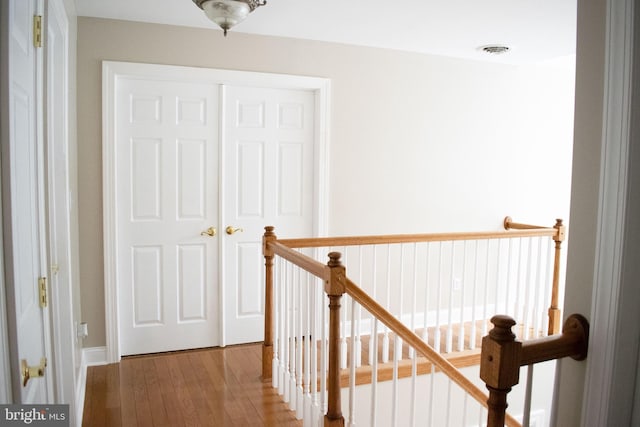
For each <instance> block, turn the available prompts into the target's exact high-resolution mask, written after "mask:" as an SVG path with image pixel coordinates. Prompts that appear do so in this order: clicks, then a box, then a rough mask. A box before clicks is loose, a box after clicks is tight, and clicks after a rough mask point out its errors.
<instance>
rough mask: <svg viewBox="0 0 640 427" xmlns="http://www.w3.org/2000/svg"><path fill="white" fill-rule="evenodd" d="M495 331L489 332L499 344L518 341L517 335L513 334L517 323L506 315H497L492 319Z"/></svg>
mask: <svg viewBox="0 0 640 427" xmlns="http://www.w3.org/2000/svg"><path fill="white" fill-rule="evenodd" d="M491 323H493V329H491V330H490V331H489V336H490V337H491V338H493V339H494V341H497V342H510V341H514V340H515V339H516V335H515V334H514V333H513V332H511V328H512V327H513V326H515V324H516V321H515V320H513V319H512V318H511V317H509V316H506V315H504V314H497V315H495V316H493V317H492V318H491Z"/></svg>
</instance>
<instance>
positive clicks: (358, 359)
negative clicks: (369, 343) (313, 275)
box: [355, 246, 364, 368]
mask: <svg viewBox="0 0 640 427" xmlns="http://www.w3.org/2000/svg"><path fill="white" fill-rule="evenodd" d="M358 278H359V280H358V284H359V285H360V286H364V284H363V282H362V246H358ZM356 311H357V312H356V316H355V319H356V331H355V333H356V351H355V353H356V367H357V368H359V367H360V366H362V339H361V334H362V331H361V327H362V310H361V307H360V305H358V306H357V307H356Z"/></svg>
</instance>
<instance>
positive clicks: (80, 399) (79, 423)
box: [75, 353, 87, 427]
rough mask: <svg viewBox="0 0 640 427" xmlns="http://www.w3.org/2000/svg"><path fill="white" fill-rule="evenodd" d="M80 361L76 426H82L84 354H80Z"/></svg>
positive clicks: (85, 376) (84, 381) (85, 375)
mask: <svg viewBox="0 0 640 427" xmlns="http://www.w3.org/2000/svg"><path fill="white" fill-rule="evenodd" d="M81 357H82V361H81V363H80V372H78V376H77V378H76V405H75V409H76V426H77V427H81V426H82V416H83V415H84V394H85V390H86V388H87V365H86V364H85V361H84V353H82V356H81Z"/></svg>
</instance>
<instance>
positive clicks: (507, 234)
mask: <svg viewBox="0 0 640 427" xmlns="http://www.w3.org/2000/svg"><path fill="white" fill-rule="evenodd" d="M556 233H557V230H556V229H555V228H535V229H527V230H513V231H475V232H461V233H430V234H387V235H377V236H341V237H340V236H339V237H311V238H306V239H281V240H278V242H279V243H282V244H283V245H285V246H288V247H290V248H315V247H329V246H357V245H380V244H386V243H418V242H445V241H454V240H455V241H457V240H489V239H510V238H515V237H544V236H549V237H552V236H554V235H555V234H556Z"/></svg>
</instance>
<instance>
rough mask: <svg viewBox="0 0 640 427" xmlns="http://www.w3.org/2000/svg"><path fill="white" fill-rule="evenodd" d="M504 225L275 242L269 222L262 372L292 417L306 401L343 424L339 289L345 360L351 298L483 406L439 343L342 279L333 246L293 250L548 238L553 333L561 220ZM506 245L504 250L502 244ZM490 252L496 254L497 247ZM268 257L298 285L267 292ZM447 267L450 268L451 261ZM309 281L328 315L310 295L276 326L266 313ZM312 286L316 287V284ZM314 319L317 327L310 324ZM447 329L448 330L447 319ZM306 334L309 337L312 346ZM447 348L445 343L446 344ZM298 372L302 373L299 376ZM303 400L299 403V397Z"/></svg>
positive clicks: (302, 412) (270, 284)
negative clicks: (324, 257)
mask: <svg viewBox="0 0 640 427" xmlns="http://www.w3.org/2000/svg"><path fill="white" fill-rule="evenodd" d="M505 228H506V229H507V230H508V231H506V232H479V233H478V232H476V233H441V234H423V235H400V236H370V237H339V238H313V239H288V240H278V239H277V237H276V235H275V233H274V228H273V227H266V228H265V230H266V232H265V235H264V240H263V252H264V256H265V267H266V276H265V283H266V288H265V335H264V338H265V339H264V346H263V359H262V365H263V366H262V371H263V378H264V379H272V382H273V385H274V386H275V387H278V388H279V392H280V393H281V394H283V395H284V396H285V401H288V402H289V403H290V405H291V408H292V409H295V410H296V411H297V417H298V418H303V417H304V418H305V420H306V419H307V416H308V415H307V414H308V413H309V412H310V411H311V410H310V409H308V408H307V406H310V403H309V402H313V407H314V408H315V409H314V410H315V411H316V412H317V411H321V412H322V413H324V414H325V415H324V419H325V425H343V424H344V418H343V416H342V411H341V397H340V388H341V384H340V369H341V368H344V367H346V358H347V357H346V355H347V350H346V349H347V347H346V344H345V343H346V341H345V335H348V334H347V333H346V326H345V329H343V331H342V334H341V333H340V332H341V325H345V323H344V322H341V319H340V317H341V311H342V312H343V313H345V314H346V312H347V311H346V309H344V308H343V309H342V310H341V309H340V306H341V299H342V295H344V294H345V293H347V294H348V295H349V297H350V298H351V299H352V306H351V307H352V308H351V316H352V317H351V327H352V332H351V346H352V347H351V353H350V357H351V360H352V363H351V369H352V371H353V368H354V366H353V365H354V362H355V359H356V356H354V355H355V354H358V353H356V350H355V348H354V347H353V343H354V337H355V338H357V339H359V335H354V334H357V333H358V332H355V329H354V325H355V324H356V323H355V322H359V320H355V318H354V317H353V316H354V313H355V310H356V303H357V304H358V306H357V307H358V308H357V310H358V312H359V311H360V307H362V308H364V309H365V310H366V311H368V312H369V313H370V314H371V315H372V316H373V319H375V320H373V323H374V325H376V326H375V328H374V329H373V331H374V332H377V331H378V327H377V324H378V322H379V323H381V324H383V325H385V327H386V328H387V329H388V330H389V331H391V332H392V333H393V334H395V337H396V342H395V344H396V345H395V348H396V349H398V348H400V349H401V348H402V343H403V342H404V343H406V344H408V345H409V346H410V350H409V351H410V356H409V357H410V358H411V357H415V354H414V355H413V356H411V352H414V353H418V354H423V355H424V356H425V357H427V359H429V361H430V362H431V363H432V366H433V367H437V369H438V370H440V371H442V372H444V373H446V374H447V375H449V376H450V378H452V380H453V381H454V382H456V383H457V384H459V385H460V386H461V387H462V388H463V389H464V390H466V391H467V392H468V393H469V394H470V395H471V396H472V397H473V398H474V399H475V400H477V401H478V402H480V403H481V404H482V405H484V406H486V395H485V394H484V392H482V391H481V390H480V389H479V388H478V387H477V386H475V385H473V384H471V383H470V382H469V381H468V380H467V379H466V377H464V375H462V374H460V372H459V371H458V370H457V369H456V368H455V367H454V366H453V365H451V363H449V361H448V360H446V358H444V357H442V356H441V355H440V354H439V345H438V346H436V347H438V348H436V349H435V350H434V349H433V348H432V347H431V346H430V345H428V344H427V343H426V342H425V341H424V336H423V337H422V338H421V337H419V336H418V335H417V334H416V332H415V328H414V325H413V321H412V322H411V323H412V324H411V329H410V328H408V327H407V325H406V324H405V323H406V322H404V323H403V321H402V306H401V308H400V315H398V314H397V313H396V315H395V316H394V315H392V314H391V313H390V312H389V310H387V309H386V308H385V307H383V306H382V305H380V304H379V303H378V302H377V301H375V300H374V299H373V298H371V296H370V295H368V294H367V292H365V291H363V290H362V289H361V288H360V287H358V286H357V285H356V284H355V283H354V282H353V281H351V280H350V279H349V278H347V276H346V271H345V267H344V265H342V262H341V260H340V254H338V253H337V252H335V251H334V252H332V253H331V255H330V260H329V262H328V263H327V264H326V265H324V264H322V263H320V262H318V261H316V260H315V259H313V258H312V257H310V256H308V255H305V254H303V253H301V251H304V250H305V248H318V247H323V248H331V247H336V246H338V247H340V246H342V247H344V248H345V250H346V248H347V247H350V246H354V245H375V244H380V243H384V244H386V245H391V244H405V243H411V242H414V243H416V242H443V241H450V242H455V241H462V240H476V241H478V240H481V239H484V240H487V243H486V253H487V257H488V253H489V243H488V242H489V240H490V239H520V240H521V241H520V244H521V246H522V239H524V238H529V237H536V236H537V237H544V236H549V237H551V238H552V239H553V241H555V243H556V245H555V257H554V266H553V280H552V281H553V286H552V288H553V291H552V294H553V295H555V297H552V298H551V305H550V307H549V323H548V331H549V333H553V331H556V330H558V329H559V327H558V326H557V325H556V324H555V323H556V322H557V321H558V320H559V314H560V313H559V310H558V302H557V295H558V294H559V292H558V291H557V289H558V288H559V261H560V244H561V242H562V240H564V233H565V231H564V226H563V225H562V221H561V220H558V221H557V223H556V225H555V226H554V227H553V228H545V227H537V226H530V225H526V224H519V223H514V222H512V221H511V219H510V218H506V219H505ZM465 245H466V243H465ZM530 245H531V244H530ZM440 247H441V249H442V243H440ZM476 247H477V244H476ZM541 247H542V246H541V244H540V248H541ZM465 248H466V246H465ZM509 248H511V244H510V243H509ZM521 249H522V248H521ZM403 250H404V248H403ZM531 250H532V249H531V246H530V247H529V251H531ZM451 252H452V258H453V252H454V248H453V246H451ZM463 252H464V250H463ZM498 252H500V249H499V248H498ZM525 252H526V251H525ZM510 254H511V252H509V256H510ZM440 256H441V255H440ZM518 256H520V255H518ZM476 257H477V255H476ZM276 258H278V260H279V261H286V262H287V263H289V265H290V266H294V267H296V268H297V269H298V270H297V271H298V272H297V273H292V272H289V273H287V272H286V271H285V269H284V268H280V269H279V270H278V271H279V272H278V275H279V277H280V276H286V277H293V276H296V275H297V276H296V277H297V280H298V282H301V283H298V284H296V285H289V288H286V289H284V290H279V291H277V292H278V294H277V295H274V294H275V292H274V260H275V259H276ZM374 258H375V256H374ZM476 261H477V260H476ZM401 263H402V261H401ZM451 265H452V266H453V261H451ZM451 268H452V269H453V267H451ZM519 269H520V268H519V267H518V270H519ZM287 271H289V270H287ZM300 271H302V272H303V273H304V274H306V275H307V276H306V277H307V278H306V279H303V280H301V273H300ZM487 274H488V273H487ZM518 274H519V273H518ZM527 274H528V271H527ZM400 276H401V277H402V273H401V274H400ZM314 280H315V281H317V283H319V284H324V285H323V286H322V287H324V292H325V293H326V295H327V297H328V299H329V310H328V312H327V313H328V314H327V316H328V319H325V318H324V316H325V310H321V309H320V310H318V311H317V312H316V309H317V307H318V304H319V305H320V306H322V305H323V304H322V303H321V302H320V300H321V298H318V299H317V301H315V302H313V303H306V304H307V306H306V307H307V309H310V310H311V311H312V312H313V313H314V314H312V315H308V314H306V313H305V314H304V316H309V317H305V320H304V321H303V320H302V317H303V311H304V309H303V308H302V307H303V306H302V304H301V305H300V306H299V307H298V308H297V309H289V310H290V311H289V312H288V313H287V315H286V316H287V317H283V318H281V319H279V320H278V321H277V322H278V324H276V322H275V319H274V304H279V305H281V306H284V305H285V304H286V303H288V302H289V301H291V302H294V300H296V299H299V301H300V302H302V299H303V297H305V298H306V297H308V296H309V295H311V294H312V293H313V292H312V291H311V290H302V289H303V283H304V282H306V283H307V284H309V283H312V282H313V281H314ZM400 281H402V280H400ZM374 286H375V285H374ZM316 287H318V288H319V286H316ZM414 289H415V284H414ZM387 292H388V291H387ZM374 295H375V290H374ZM311 296H313V295H311ZM400 300H401V301H402V298H400ZM485 300H486V295H485ZM281 308H282V307H281ZM450 310H451V307H449V311H450ZM317 313H320V314H317ZM485 314H486V313H485ZM318 316H321V318H319V319H318ZM294 317H295V318H297V319H299V320H300V322H299V323H298V324H297V326H291V325H288V324H286V323H288V322H289V321H294V320H295V319H294ZM345 317H346V316H345ZM425 322H426V321H425ZM318 324H319V325H320V326H318ZM358 324H359V323H358ZM303 325H304V326H303ZM325 326H328V332H326V331H324V330H322V331H321V332H320V331H319V328H320V329H321V328H324V327H325ZM412 329H413V330H412ZM449 329H451V326H450V324H449ZM522 330H526V328H522ZM274 332H280V336H279V338H278V346H280V348H279V354H278V359H279V362H277V361H276V358H274V335H275V334H274ZM385 333H386V332H385ZM437 333H439V328H438V329H437ZM526 334H528V332H526V333H525V335H526ZM371 335H372V337H375V338H374V342H375V339H376V338H377V335H378V334H377V333H372V334H371ZM447 336H448V337H449V338H448V340H449V341H450V336H449V335H447ZM312 337H313V341H314V342H313V345H312ZM318 337H319V342H320V348H317V346H316V345H315V340H316V339H318ZM385 337H386V335H385ZM525 338H526V337H525ZM447 347H450V344H449V343H448V346H447ZM296 351H297V352H296ZM447 351H450V350H447ZM318 355H326V356H327V357H326V358H322V360H323V361H324V360H326V361H327V362H326V363H328V366H320V367H318V366H317V360H316V357H318ZM303 358H304V359H303ZM358 359H359V357H358ZM414 360H415V359H414ZM283 361H284V363H285V364H287V369H289V367H291V368H292V370H293V372H291V373H289V372H288V371H287V373H286V375H282V372H283V369H282V364H283ZM394 361H396V362H397V357H394ZM278 363H280V366H278V365H277V364H278ZM322 363H325V362H322ZM396 365H397V364H396ZM311 366H312V367H313V369H310V367H311ZM414 366H415V362H414ZM296 369H297V373H296ZM303 370H304V375H303V374H302V371H303ZM309 372H311V374H309ZM374 375H375V374H374ZM394 376H395V377H397V371H394ZM317 383H319V384H317ZM351 383H353V375H352V377H351ZM325 390H326V392H325ZM303 396H304V398H303ZM311 396H312V397H311ZM374 399H375V398H374ZM303 401H304V402H305V403H302V402H303ZM351 406H352V405H351ZM351 410H352V409H351ZM309 419H313V417H310V418H309ZM506 420H507V424H508V425H510V426H511V425H513V426H517V425H519V424H518V423H517V421H515V420H514V419H513V418H511V417H509V416H508V415H507V416H506ZM305 424H306V423H305Z"/></svg>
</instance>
